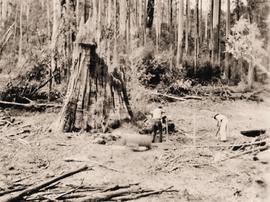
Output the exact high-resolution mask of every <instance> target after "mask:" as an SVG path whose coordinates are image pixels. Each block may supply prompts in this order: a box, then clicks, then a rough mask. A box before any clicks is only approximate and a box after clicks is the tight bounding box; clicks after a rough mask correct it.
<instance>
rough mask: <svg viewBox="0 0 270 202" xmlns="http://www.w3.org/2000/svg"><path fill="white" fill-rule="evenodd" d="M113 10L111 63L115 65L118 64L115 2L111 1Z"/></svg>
mask: <svg viewBox="0 0 270 202" xmlns="http://www.w3.org/2000/svg"><path fill="white" fill-rule="evenodd" d="M113 8H114V9H113V11H114V32H113V34H114V35H113V39H114V46H113V64H114V66H116V65H117V64H118V52H117V2H116V1H115V0H114V2H113Z"/></svg>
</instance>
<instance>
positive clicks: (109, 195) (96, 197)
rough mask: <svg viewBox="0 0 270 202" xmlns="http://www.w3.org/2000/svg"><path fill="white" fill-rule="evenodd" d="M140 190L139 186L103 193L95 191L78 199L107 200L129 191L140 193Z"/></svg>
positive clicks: (83, 200) (90, 200)
mask: <svg viewBox="0 0 270 202" xmlns="http://www.w3.org/2000/svg"><path fill="white" fill-rule="evenodd" d="M141 191H142V190H141V189H140V188H127V189H121V190H116V191H109V192H103V193H96V194H93V195H90V196H87V197H85V198H83V199H82V200H80V202H92V201H108V200H110V199H111V198H113V197H116V196H122V195H125V194H130V193H140V192H141Z"/></svg>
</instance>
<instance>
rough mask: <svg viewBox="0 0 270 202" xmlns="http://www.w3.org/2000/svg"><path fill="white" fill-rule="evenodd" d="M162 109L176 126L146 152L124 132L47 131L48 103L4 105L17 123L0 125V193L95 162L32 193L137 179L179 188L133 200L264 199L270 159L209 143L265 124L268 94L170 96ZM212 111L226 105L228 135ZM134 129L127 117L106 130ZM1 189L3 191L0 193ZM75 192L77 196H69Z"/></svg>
mask: <svg viewBox="0 0 270 202" xmlns="http://www.w3.org/2000/svg"><path fill="white" fill-rule="evenodd" d="M154 105H155V104H152V105H149V108H151V107H154ZM165 110H166V112H167V115H168V117H169V119H172V120H174V122H175V124H176V128H177V129H178V132H177V133H175V134H173V135H170V136H169V138H167V140H166V142H164V143H155V144H154V145H153V147H152V149H151V150H148V151H144V152H134V151H132V150H131V149H130V148H129V147H126V146H122V145H121V140H117V141H110V142H109V143H108V144H106V145H100V144H94V143H93V142H94V141H95V140H94V137H93V135H91V134H84V133H74V134H58V133H51V132H49V131H48V128H49V126H50V125H51V124H52V123H53V122H54V121H55V120H56V117H57V113H55V112H52V111H51V112H50V111H47V112H46V113H38V112H34V113H30V112H21V111H17V110H5V112H2V113H5V114H10V115H11V116H12V117H14V118H15V120H16V121H15V123H16V122H19V121H21V123H20V124H18V125H15V126H10V127H7V128H3V127H2V128H0V130H1V133H0V151H1V152H0V193H1V190H2V191H3V190H7V189H8V188H9V187H14V186H15V187H16V186H19V187H20V186H25V185H33V184H38V183H40V182H43V181H44V180H47V179H50V178H52V177H53V176H58V175H60V174H62V173H64V172H67V171H69V170H72V169H74V168H78V167H80V166H83V165H85V164H86V165H89V166H93V169H92V170H88V171H85V172H81V173H78V174H76V175H73V176H72V177H69V178H66V179H64V180H62V181H61V182H60V183H59V184H57V185H56V186H55V189H49V190H46V191H43V192H39V193H37V194H34V195H33V196H31V197H29V198H28V199H29V201H30V199H34V198H36V201H39V200H44V198H45V200H46V198H47V199H48V198H54V197H55V196H57V195H59V194H60V193H62V192H65V191H68V190H70V189H71V188H72V187H79V186H82V185H83V186H87V187H92V188H93V189H94V188H98V187H108V186H112V185H115V184H128V183H131V184H132V183H140V186H141V187H145V188H149V189H153V190H159V189H163V188H166V187H170V186H173V189H175V190H177V192H168V193H162V194H159V195H152V196H148V197H144V198H140V199H137V201H223V202H224V201H245V202H246V201H267V200H268V199H269V198H268V199H267V197H268V195H267V189H268V186H270V185H267V184H266V182H267V179H265V174H267V173H268V172H269V164H267V163H263V162H261V161H260V159H259V160H257V161H254V160H253V157H254V156H253V155H252V154H247V155H243V156H240V157H237V158H233V159H229V160H225V161H222V162H220V161H219V160H221V159H225V158H227V157H229V156H232V155H235V154H238V153H240V152H242V151H232V150H231V149H230V148H228V147H212V146H214V145H224V144H226V145H227V144H228V145H229V144H236V143H242V142H245V141H253V140H254V138H248V137H244V136H242V135H241V134H240V131H241V130H249V129H267V128H268V130H269V127H270V117H269V112H270V102H269V100H266V101H265V102H263V103H255V102H247V101H234V102H232V101H213V100H210V99H206V100H204V101H185V102H175V103H167V104H165ZM215 113H223V114H225V115H227V116H228V118H229V121H230V123H229V128H230V129H229V130H230V134H229V141H228V142H226V143H220V142H219V141H218V140H217V138H216V136H215V132H216V122H215V121H214V119H213V115H214V114H215ZM132 133H137V131H136V129H135V128H134V127H132V126H130V125H125V126H123V127H122V128H121V129H117V130H115V131H113V132H112V133H111V134H106V136H125V135H129V134H132ZM194 134H195V135H194ZM268 154H269V153H268ZM101 164H102V165H104V166H100V165H101ZM57 187H58V189H57ZM57 190H58V191H57ZM59 190H60V191H59ZM93 191H94V190H93ZM89 193H91V192H90V191H89ZM75 194H76V193H75ZM75 194H74V195H75ZM41 195H42V196H43V198H41V197H40V196H41ZM5 197H6V196H3V197H2V198H1V197H0V201H2V200H4V198H5ZM76 200H79V199H75V198H73V199H70V200H69V201H76ZM48 201H49V199H48Z"/></svg>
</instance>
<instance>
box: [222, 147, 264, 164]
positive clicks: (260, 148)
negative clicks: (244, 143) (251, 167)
mask: <svg viewBox="0 0 270 202" xmlns="http://www.w3.org/2000/svg"><path fill="white" fill-rule="evenodd" d="M268 147H269V146H268V145H265V146H263V147H259V148H256V149H251V150H248V151H244V152H242V153H240V154H236V155H233V156H230V157H228V158H225V159H222V160H220V161H219V162H222V161H227V160H229V159H233V158H237V157H240V156H243V155H245V154H249V153H252V152H260V151H264V150H267V149H268Z"/></svg>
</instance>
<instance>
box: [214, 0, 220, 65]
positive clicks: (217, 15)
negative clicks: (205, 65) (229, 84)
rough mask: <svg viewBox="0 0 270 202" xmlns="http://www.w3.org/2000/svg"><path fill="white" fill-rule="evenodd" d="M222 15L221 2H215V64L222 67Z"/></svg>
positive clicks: (217, 0)
mask: <svg viewBox="0 0 270 202" xmlns="http://www.w3.org/2000/svg"><path fill="white" fill-rule="evenodd" d="M220 13H221V0H214V9H213V45H214V47H213V51H214V54H213V55H214V63H215V64H218V65H219V66H220Z"/></svg>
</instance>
